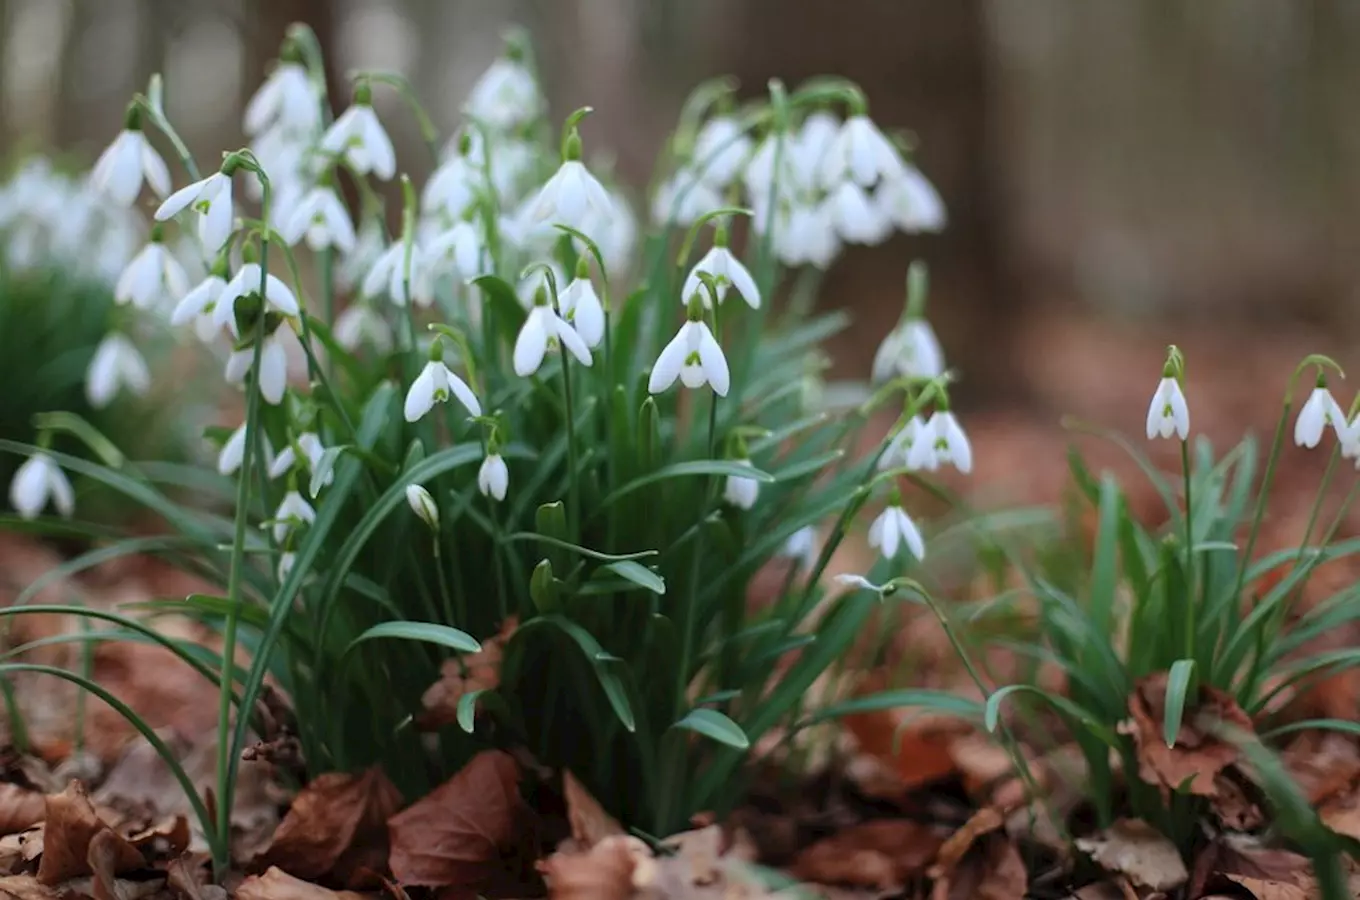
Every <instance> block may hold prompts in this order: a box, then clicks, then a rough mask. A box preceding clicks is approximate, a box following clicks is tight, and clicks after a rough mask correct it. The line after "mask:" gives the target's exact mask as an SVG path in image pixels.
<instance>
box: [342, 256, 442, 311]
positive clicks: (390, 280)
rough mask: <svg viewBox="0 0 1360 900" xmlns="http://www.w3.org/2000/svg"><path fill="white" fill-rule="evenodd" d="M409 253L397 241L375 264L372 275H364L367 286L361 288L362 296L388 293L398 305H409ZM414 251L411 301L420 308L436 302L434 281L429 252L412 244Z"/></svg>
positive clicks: (370, 271) (390, 298)
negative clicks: (429, 262) (407, 263)
mask: <svg viewBox="0 0 1360 900" xmlns="http://www.w3.org/2000/svg"><path fill="white" fill-rule="evenodd" d="M406 250H407V247H406V242H405V241H401V240H398V241H393V242H392V245H391V246H390V247H388V248H387V249H386V250H384V251H383V252H382V254H381V255H380V256H379V257H378V258H377V259H376V260H375V261H374V263H373V268H371V269H369V270H368V274H367V275H366V276H364V281H363V284H361V285H360V286H359V293H360V294H362V295H363V296H364V297H377V296H379V295H381V294H383V293H384V292H385V293H386V294H387V297H388V299H389V300H391V301H392V302H393V303H395V304H396V305H397V306H405V305H406V295H407V293H408V289H407V284H408V278H407V272H408V270H407V268H406ZM410 250H411V267H410V270H409V272H410V278H409V284H410V289H409V293H410V295H411V301H412V302H414V303H415V305H416V306H429V305H430V304H431V303H433V302H434V279H433V278H432V277H431V276H430V272H429V267H428V266H427V265H426V262H425V252H424V251H423V250H421V248H420V244H419V243H418V242H416V241H412V242H411V247H410Z"/></svg>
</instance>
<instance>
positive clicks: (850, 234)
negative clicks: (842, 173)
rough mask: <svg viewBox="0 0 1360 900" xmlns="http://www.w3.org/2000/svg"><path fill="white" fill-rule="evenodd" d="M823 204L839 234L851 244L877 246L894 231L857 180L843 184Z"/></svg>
mask: <svg viewBox="0 0 1360 900" xmlns="http://www.w3.org/2000/svg"><path fill="white" fill-rule="evenodd" d="M822 205H823V207H824V208H825V215H826V216H827V218H829V219H830V220H831V224H832V226H833V227H834V228H835V229H836V233H837V234H838V235H840V237H841V239H842V240H844V241H845V242H846V243H848V244H868V245H872V244H877V243H880V242H882V241H883V239H884V238H886V237H887V236H888V234H889V232H890V231H891V230H892V225H891V223H889V222H888V220H887V219H886V218H884V216H883V214H882V213H881V212H879V210H878V208H877V207H875V206H874V204H873V202H872V201H871V200H870V199H869V195H868V194H867V193H865V191H864V188H862V187H860V186H859V185H858V184H855V183H854V182H853V181H843V182H841V183H840V185H839V186H837V187H836V188H835V189H833V190H832V192H831V193H830V194H828V195H827V197H826V199H825V200H824V201H822Z"/></svg>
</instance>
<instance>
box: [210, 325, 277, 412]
mask: <svg viewBox="0 0 1360 900" xmlns="http://www.w3.org/2000/svg"><path fill="white" fill-rule="evenodd" d="M254 360H255V348H254V347H243V348H241V349H240V350H235V351H233V352H232V354H231V356H229V357H227V368H226V373H225V377H226V380H227V383H228V384H235V385H244V384H245V382H246V374H247V373H249V372H250V366H251V363H252V362H254ZM256 380H257V381H258V382H259V385H260V396H261V397H264V399H265V401H266V402H267V403H269V404H271V405H273V406H277V405H278V404H280V403H282V402H283V392H284V390H285V389H286V388H287V387H288V353H287V352H286V351H285V350H284V349H283V344H282V342H281V341H280V340H279V338H278V332H277V331H276V332H275V333H274V334H271V335H269V336H268V337H266V338H265V339H264V346H262V347H261V348H260V372H259V376H258V378H257V379H256Z"/></svg>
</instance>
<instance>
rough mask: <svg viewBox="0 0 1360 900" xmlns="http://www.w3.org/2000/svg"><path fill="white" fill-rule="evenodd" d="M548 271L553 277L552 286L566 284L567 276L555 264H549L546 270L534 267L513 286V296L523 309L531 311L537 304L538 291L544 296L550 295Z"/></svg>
mask: <svg viewBox="0 0 1360 900" xmlns="http://www.w3.org/2000/svg"><path fill="white" fill-rule="evenodd" d="M549 271H551V272H552V275H553V277H552V283H553V284H563V283H565V282H566V280H567V276H566V273H565V272H563V271H562V267H561V266H559V265H558V264H557V263H556V262H549V263H548V265H547V268H546V269H545V268H544V267H543V266H534V269H533V271H532V272H530V273H529V274H527V275H525V276H524V277H523V278H521V279H520V280H519V284H517V285H515V296H516V297H518V298H519V302H520V305H521V306H523V307H524V308H525V309H533V307H534V306H535V304H536V303H537V302H538V295H539V292H540V291H542V292H543V293H545V294H549V293H551V290H550V289H549V286H548V272H549Z"/></svg>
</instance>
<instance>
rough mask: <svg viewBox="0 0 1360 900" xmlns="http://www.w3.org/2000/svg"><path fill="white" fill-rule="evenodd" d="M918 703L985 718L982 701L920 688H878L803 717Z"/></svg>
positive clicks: (811, 721)
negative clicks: (871, 692)
mask: <svg viewBox="0 0 1360 900" xmlns="http://www.w3.org/2000/svg"><path fill="white" fill-rule="evenodd" d="M918 707H919V708H920V709H924V710H929V711H930V712H936V713H942V714H944V715H949V716H958V717H960V718H963V719H969V720H978V719H981V718H982V704H981V703H978V702H977V701H976V700H969V699H968V698H967V697H960V696H959V695H958V694H951V693H949V692H948V691H932V690H926V689H921V690H894V691H879V692H877V693H874V694H866V695H865V696H863V697H855V698H852V699H850V700H845V701H842V702H840V703H833V704H830V705H829V706H824V707H821V708H820V709H818V710H816V711H815V712H813V713H812V714H811V715H809V716H808V717H807V719H805V720H804V722H803V724H805V725H816V724H817V723H819V722H825V721H828V720H831V719H839V718H841V717H842V716H852V715H857V714H860V713H871V712H883V711H884V710H889V709H904V708H918Z"/></svg>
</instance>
